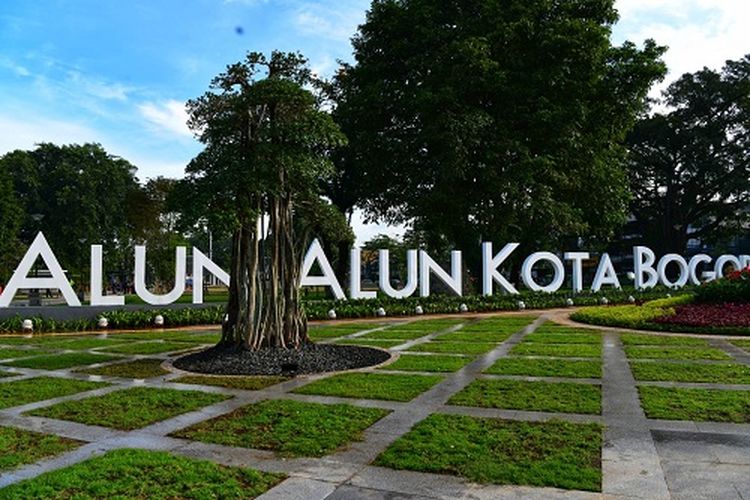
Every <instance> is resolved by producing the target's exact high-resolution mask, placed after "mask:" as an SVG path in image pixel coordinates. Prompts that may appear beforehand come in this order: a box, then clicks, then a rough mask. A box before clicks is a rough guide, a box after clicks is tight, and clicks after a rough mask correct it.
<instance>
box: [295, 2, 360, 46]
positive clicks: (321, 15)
mask: <svg viewBox="0 0 750 500" xmlns="http://www.w3.org/2000/svg"><path fill="white" fill-rule="evenodd" d="M366 8H367V4H366V3H364V2H359V1H357V2H346V3H343V2H342V3H339V2H335V3H331V4H326V3H325V2H322V3H313V2H307V3H303V4H301V5H300V6H299V7H298V8H297V10H296V13H295V14H294V18H293V21H294V25H295V26H296V27H297V30H298V31H299V32H300V33H302V34H305V35H312V36H316V37H322V38H327V39H329V40H333V41H336V42H341V43H348V42H349V39H350V38H351V37H352V36H353V35H354V33H355V32H356V31H357V27H358V26H359V25H360V24H362V23H363V22H364V20H365V11H366V10H365V9H366Z"/></svg>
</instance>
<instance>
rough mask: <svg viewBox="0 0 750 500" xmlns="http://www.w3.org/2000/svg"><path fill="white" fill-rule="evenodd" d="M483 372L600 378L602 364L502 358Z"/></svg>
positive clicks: (561, 360) (527, 375)
mask: <svg viewBox="0 0 750 500" xmlns="http://www.w3.org/2000/svg"><path fill="white" fill-rule="evenodd" d="M485 373H492V374H496V375H521V376H526V377H571V378H601V376H602V365H601V363H599V362H598V361H578V360H567V359H526V358H502V359H499V360H498V361H497V362H496V363H495V364H494V365H492V366H490V367H489V368H487V369H486V370H485Z"/></svg>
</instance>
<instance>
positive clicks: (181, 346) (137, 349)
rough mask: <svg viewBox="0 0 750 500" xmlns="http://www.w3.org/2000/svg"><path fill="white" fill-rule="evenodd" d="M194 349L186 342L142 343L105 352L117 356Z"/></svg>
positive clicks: (119, 346)
mask: <svg viewBox="0 0 750 500" xmlns="http://www.w3.org/2000/svg"><path fill="white" fill-rule="evenodd" d="M194 348H195V346H194V345H190V344H186V343H184V342H140V343H130V344H122V345H118V346H115V347H110V348H107V349H103V350H104V351H106V352H113V353H116V354H160V353H162V352H173V351H184V350H185V349H194Z"/></svg>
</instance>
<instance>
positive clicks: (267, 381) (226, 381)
mask: <svg viewBox="0 0 750 500" xmlns="http://www.w3.org/2000/svg"><path fill="white" fill-rule="evenodd" d="M286 380H288V379H286V378H285V377H270V376H269V377H264V376H253V377H249V376H248V377H207V376H205V375H185V376H184V377H180V378H176V379H174V380H171V381H170V382H177V383H179V384H198V385H213V386H217V387H227V388H229V389H242V390H243V391H259V390H261V389H265V388H266V387H270V386H272V385H276V384H280V383H282V382H284V381H286Z"/></svg>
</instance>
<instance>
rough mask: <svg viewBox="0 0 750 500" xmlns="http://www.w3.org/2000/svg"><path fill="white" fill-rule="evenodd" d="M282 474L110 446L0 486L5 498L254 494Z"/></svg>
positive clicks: (195, 499)
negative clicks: (76, 461) (82, 459)
mask: <svg viewBox="0 0 750 500" xmlns="http://www.w3.org/2000/svg"><path fill="white" fill-rule="evenodd" d="M283 478H284V476H282V475H279V474H268V473H265V472H258V471H256V470H253V469H241V468H238V467H225V466H223V465H218V464H215V463H213V462H209V461H208V460H195V459H190V458H185V457H180V456H176V455H171V454H169V453H166V452H162V451H146V450H130V449H124V450H115V451H110V452H109V453H107V454H106V455H103V456H100V457H95V458H91V459H89V460H87V461H85V462H82V463H79V464H76V465H72V466H70V467H66V468H64V469H59V470H55V471H52V472H47V473H46V474H42V475H41V476H39V477H36V478H33V479H28V480H26V481H22V482H20V483H18V484H15V485H12V486H9V487H7V488H4V489H3V490H0V495H1V496H2V498H4V499H7V500H47V499H50V498H58V499H63V498H65V499H68V498H69V499H76V500H78V499H81V500H83V499H88V498H101V499H105V498H106V499H110V498H111V499H129V498H132V499H147V498H148V499H154V500H157V499H159V500H166V499H178V498H179V499H186V500H187V499H191V500H199V499H209V498H254V497H257V496H259V495H261V494H262V493H263V492H265V491H266V490H268V489H270V488H272V487H273V486H275V485H276V484H278V483H279V482H280V481H281V480H282V479H283Z"/></svg>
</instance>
